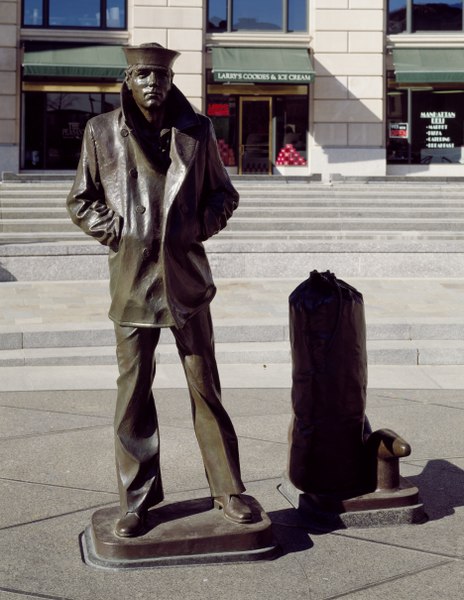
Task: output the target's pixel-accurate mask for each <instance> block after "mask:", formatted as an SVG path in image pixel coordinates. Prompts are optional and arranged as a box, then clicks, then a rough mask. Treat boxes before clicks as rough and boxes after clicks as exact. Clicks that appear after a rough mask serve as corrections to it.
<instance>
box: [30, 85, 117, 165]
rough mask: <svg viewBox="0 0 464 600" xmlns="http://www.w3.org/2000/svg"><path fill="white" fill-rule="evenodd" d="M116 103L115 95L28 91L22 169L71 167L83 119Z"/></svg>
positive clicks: (106, 109) (74, 163) (83, 126)
mask: <svg viewBox="0 0 464 600" xmlns="http://www.w3.org/2000/svg"><path fill="white" fill-rule="evenodd" d="M117 106H119V94H100V93H90V94H81V93H78V94H76V93H66V92H63V93H43V92H28V93H26V94H25V98H24V115H25V123H24V125H25V127H24V130H25V134H24V135H25V140H24V153H23V154H24V159H23V163H24V164H23V168H25V169H51V170H53V169H75V168H76V167H77V163H78V161H79V156H80V149H81V142H82V135H83V132H84V128H85V124H86V123H87V121H88V120H89V119H90V118H91V117H93V116H95V115H98V114H101V113H103V112H108V111H110V110H113V109H114V108H116V107H117Z"/></svg>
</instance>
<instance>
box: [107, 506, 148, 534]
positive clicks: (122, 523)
mask: <svg viewBox="0 0 464 600" xmlns="http://www.w3.org/2000/svg"><path fill="white" fill-rule="evenodd" d="M143 531H144V523H143V515H140V514H139V513H137V512H128V513H126V514H125V515H124V516H123V517H121V518H120V519H119V520H118V521H117V522H116V526H115V528H114V533H115V534H116V535H117V536H119V537H136V536H138V535H141V534H142V533H143Z"/></svg>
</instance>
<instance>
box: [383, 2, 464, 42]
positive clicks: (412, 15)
mask: <svg viewBox="0 0 464 600" xmlns="http://www.w3.org/2000/svg"><path fill="white" fill-rule="evenodd" d="M408 22H409V25H408ZM408 27H411V30H412V31H462V29H463V2H462V0H432V1H431V0H389V2H388V33H393V34H395V33H402V32H403V31H407V30H408Z"/></svg>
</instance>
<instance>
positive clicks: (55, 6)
mask: <svg viewBox="0 0 464 600" xmlns="http://www.w3.org/2000/svg"><path fill="white" fill-rule="evenodd" d="M50 25H51V26H53V27H71V26H76V27H100V0H79V2H75V1H73V0H50Z"/></svg>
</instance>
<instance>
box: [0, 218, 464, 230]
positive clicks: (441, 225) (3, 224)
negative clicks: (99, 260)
mask: <svg viewBox="0 0 464 600" xmlns="http://www.w3.org/2000/svg"><path fill="white" fill-rule="evenodd" d="M460 214H462V213H460ZM365 228H367V229H369V230H370V231H377V230H381V231H385V230H392V231H398V232H400V231H406V232H407V231H440V230H445V231H448V232H449V231H464V216H454V217H453V216H451V215H450V216H447V217H443V216H440V217H438V216H436V217H432V216H430V217H422V218H420V217H419V218H415V217H414V218H413V217H409V216H405V217H402V216H400V215H397V216H395V217H374V216H366V217H365V218H364V217H354V216H353V217H346V218H343V217H342V216H339V215H338V214H333V215H332V216H330V215H328V216H324V217H321V216H299V217H295V218H292V217H287V216H281V217H275V216H262V217H260V218H258V217H246V216H240V215H239V214H237V215H236V216H234V218H233V219H231V220H230V221H229V224H228V226H227V230H228V231H229V232H240V231H267V232H269V231H289V232H291V231H321V230H324V231H325V230H329V231H330V230H344V231H349V230H351V231H353V230H358V229H365ZM0 231H1V232H2V233H22V232H24V233H27V232H29V233H38V234H41V233H44V232H59V233H66V232H75V231H80V230H79V228H78V227H77V226H76V225H74V223H73V222H72V221H71V220H70V219H69V218H42V219H34V218H24V219H2V220H1V221H0ZM81 235H84V234H83V233H82V232H81Z"/></svg>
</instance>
